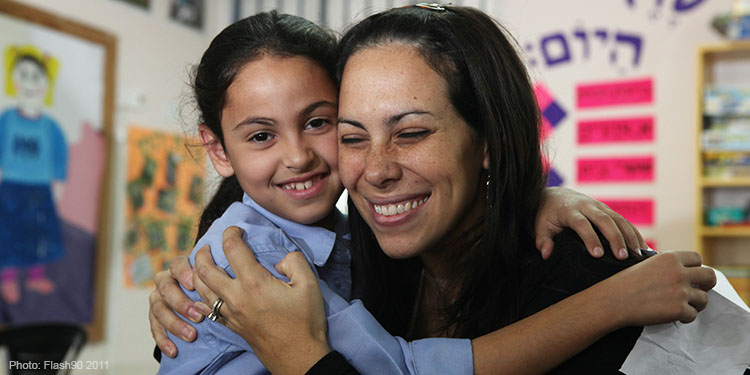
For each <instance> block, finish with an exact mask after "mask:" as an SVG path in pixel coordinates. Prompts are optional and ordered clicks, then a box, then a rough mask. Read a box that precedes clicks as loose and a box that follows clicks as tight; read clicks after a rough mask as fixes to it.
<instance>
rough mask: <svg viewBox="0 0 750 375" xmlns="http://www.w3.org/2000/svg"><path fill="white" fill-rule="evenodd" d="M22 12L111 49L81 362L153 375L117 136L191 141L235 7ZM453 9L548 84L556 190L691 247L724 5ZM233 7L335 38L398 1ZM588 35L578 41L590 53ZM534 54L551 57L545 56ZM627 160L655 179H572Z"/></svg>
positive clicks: (64, 5)
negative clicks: (106, 214)
mask: <svg viewBox="0 0 750 375" xmlns="http://www.w3.org/2000/svg"><path fill="white" fill-rule="evenodd" d="M21 2H23V3H26V4H29V5H33V6H37V7H39V8H42V9H46V10H49V11H52V12H55V13H58V14H60V15H61V16H63V17H67V18H70V19H73V20H76V21H79V22H83V23H86V24H88V25H91V26H94V27H96V28H99V29H102V30H104V31H107V32H109V33H111V34H113V35H115V36H116V37H117V39H118V45H117V69H116V72H117V73H116V74H117V78H116V91H117V103H118V104H117V108H116V112H115V119H114V126H115V154H114V160H113V163H112V165H111V167H112V168H113V169H114V173H113V177H112V181H111V184H112V185H111V195H110V199H109V204H110V206H111V207H112V211H111V212H112V218H111V220H110V224H111V228H110V231H111V235H110V244H109V251H110V253H109V264H108V266H107V267H108V270H109V272H108V280H107V283H108V286H107V288H108V292H107V300H106V302H105V340H104V341H103V342H101V343H98V344H92V345H88V346H87V347H86V348H85V350H84V351H83V353H82V355H81V358H82V359H84V360H96V361H101V360H108V361H109V362H110V369H111V370H110V372H109V373H110V374H147V373H154V372H155V371H156V368H157V367H156V364H155V362H154V361H153V360H152V358H151V350H152V340H151V335H150V332H149V328H148V322H147V320H146V316H147V309H148V301H147V296H148V292H149V291H148V290H130V289H125V288H124V287H123V281H122V280H123V275H122V249H123V246H122V244H123V232H124V228H125V225H124V220H123V215H124V214H123V207H124V199H125V192H124V186H125V160H126V158H125V152H124V151H125V147H124V145H125V137H126V130H127V127H128V126H129V125H140V126H147V127H153V128H157V129H161V130H167V131H183V130H189V129H187V128H185V126H187V125H183V122H182V121H181V120H180V118H179V108H180V100H181V95H182V94H183V93H184V89H185V88H186V85H185V82H187V80H188V73H187V72H188V70H187V68H188V66H189V65H190V64H193V63H195V62H196V61H197V60H198V58H199V57H200V54H201V52H202V51H203V50H204V49H205V47H206V46H207V45H208V43H209V42H210V40H211V38H212V36H213V35H214V34H215V33H216V32H218V31H219V30H220V29H221V28H223V26H225V25H226V24H227V23H228V22H229V19H230V17H231V16H232V9H233V3H234V2H233V1H230V0H223V1H206V6H207V9H206V11H207V15H206V24H205V26H204V31H203V32H196V31H194V30H192V29H189V28H186V27H184V26H182V25H179V24H176V23H174V22H171V21H169V19H168V17H167V2H166V1H165V0H152V4H151V9H150V10H148V11H144V10H142V9H140V8H137V7H133V6H130V5H128V4H126V3H123V2H119V1H115V0H65V1H50V0H22V1H21ZM452 2H453V3H454V4H457V5H460V4H463V5H471V6H477V7H480V8H483V9H484V10H486V11H488V12H489V13H490V14H492V15H493V16H494V17H496V18H497V19H498V20H500V21H501V22H503V23H504V24H505V25H506V27H507V28H508V30H509V31H510V32H511V33H512V34H513V35H514V36H515V37H516V39H517V40H518V42H519V44H520V45H521V46H522V47H521V48H522V49H523V50H524V53H525V54H526V56H527V58H528V59H529V60H530V61H531V60H533V61H535V64H533V65H532V66H531V71H532V75H533V77H534V79H535V80H536V82H544V83H545V85H546V87H547V88H548V91H549V92H550V93H551V94H552V96H553V98H554V100H555V101H556V102H557V104H558V105H559V106H560V107H561V108H562V109H563V110H564V111H565V113H566V115H565V116H564V118H563V119H562V120H561V121H560V122H559V123H558V125H557V126H556V127H555V130H554V131H553V132H552V134H551V136H550V138H549V141H548V145H547V148H548V151H549V152H550V155H551V162H552V165H553V167H554V168H555V170H556V172H558V173H559V175H560V176H561V177H562V178H563V180H564V181H565V185H566V186H570V187H573V188H576V189H579V190H581V191H584V192H586V193H589V194H591V195H593V196H595V197H598V198H602V199H621V198H625V199H646V200H651V201H652V202H653V203H654V213H655V216H654V223H653V224H650V225H639V228H640V229H641V230H642V232H643V233H644V234H645V236H646V237H647V238H648V239H650V240H652V241H653V242H654V243H655V244H656V245H657V247H658V248H661V249H692V248H694V245H695V244H694V236H693V235H692V234H691V231H692V230H693V225H694V221H695V220H694V217H695V216H694V215H695V207H694V202H695V199H694V194H695V178H696V176H695V171H696V166H695V160H696V159H695V152H696V145H695V143H696V142H695V126H696V119H695V113H696V112H695V108H694V107H695V103H696V101H697V96H696V95H698V93H697V92H696V72H695V69H696V47H697V46H698V45H699V44H703V43H712V42H716V41H719V40H722V38H721V37H720V36H718V34H717V33H716V32H714V31H713V30H711V29H710V28H709V26H708V25H709V23H710V20H711V18H712V17H713V16H714V15H715V14H716V13H718V12H721V11H726V10H728V9H729V8H730V6H731V0H712V1H705V0H667V1H660V0H651V1H645V0H611V1H606V2H604V1H596V2H592V1H586V0H568V1H564V2H563V1H554V0H505V1H487V0H473V1H468V0H466V1H457V0H453V1H452ZM240 3H241V10H242V12H243V15H249V14H252V13H254V12H256V11H258V10H268V9H272V8H280V9H281V10H283V11H285V12H289V13H295V14H299V15H303V16H306V17H308V18H310V19H312V20H315V21H318V22H325V23H326V24H327V25H329V26H330V27H332V28H334V29H337V30H341V29H342V28H343V27H344V26H345V25H346V24H348V23H349V22H350V21H351V20H357V19H361V18H362V17H364V16H365V15H367V14H369V13H371V12H372V11H379V10H383V9H386V8H388V7H390V6H398V5H403V4H406V2H404V1H394V0H389V1H384V0H369V1H367V0H362V1H351V2H350V1H346V0H328V1H324V0H307V1H301V0H286V1H284V0H266V1H262V0H242V1H240ZM599 30H604V31H606V32H607V34H608V36H609V37H608V38H609V39H607V38H602V39H596V31H599ZM617 34H621V35H625V36H627V35H629V36H631V37H635V38H636V39H638V40H640V41H641V47H640V50H639V52H640V54H639V57H638V58H636V57H635V56H634V51H635V50H634V48H633V47H632V44H631V46H630V47H628V45H626V43H616V42H615V41H616V40H617V37H616V36H617ZM584 38H588V51H587V52H586V50H585V49H584V48H585V47H584V42H583V40H584ZM630 40H633V39H632V38H631V39H630ZM545 41H546V42H545ZM563 41H564V42H565V43H566V44H567V55H566V54H565V49H563V48H562V47H561V46H562V43H563ZM542 44H545V46H546V48H548V50H547V51H546V52H547V54H548V56H547V58H545V57H544V52H543V51H542ZM613 53H614V57H613ZM565 56H567V57H565ZM634 78H644V79H650V80H651V81H652V83H653V87H654V98H653V101H652V102H651V103H649V104H642V105H633V106H622V107H607V108H600V109H592V110H578V109H576V99H575V89H576V87H577V85H579V84H582V83H591V82H602V81H612V80H624V79H634ZM644 115H645V116H653V118H654V119H655V134H656V136H655V139H654V140H653V141H649V142H643V143H631V144H623V145H598V146H579V145H577V143H576V135H577V131H576V126H577V122H578V120H582V119H595V118H611V117H619V116H644ZM189 123H190V122H189V121H188V124H189ZM630 156H649V157H653V160H654V161H655V174H654V178H653V181H647V182H631V183H616V184H587V183H578V182H577V176H576V163H577V160H578V159H581V158H587V157H601V158H616V157H630Z"/></svg>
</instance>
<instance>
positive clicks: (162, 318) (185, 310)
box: [148, 256, 203, 358]
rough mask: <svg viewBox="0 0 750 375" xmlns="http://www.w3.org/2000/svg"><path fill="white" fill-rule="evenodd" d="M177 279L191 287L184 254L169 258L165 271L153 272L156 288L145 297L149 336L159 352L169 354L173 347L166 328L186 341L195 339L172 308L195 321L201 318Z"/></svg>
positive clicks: (189, 326) (174, 350)
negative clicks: (169, 261)
mask: <svg viewBox="0 0 750 375" xmlns="http://www.w3.org/2000/svg"><path fill="white" fill-rule="evenodd" d="M178 281H179V282H180V284H182V286H184V287H185V289H188V290H193V269H192V268H191V267H190V262H189V261H188V258H187V257H185V256H179V257H177V258H176V259H175V260H173V261H172V263H170V265H169V271H161V272H159V273H157V274H156V277H154V282H155V283H156V289H154V290H153V291H152V292H151V294H150V295H149V297H148V301H149V310H148V320H149V322H150V323H151V336H153V338H154V341H156V345H157V346H158V347H159V349H161V352H162V353H163V354H165V355H167V356H168V357H171V358H174V357H175V356H176V355H177V347H176V346H175V345H174V343H173V342H172V340H170V339H169V337H168V336H167V331H169V332H171V333H172V334H174V335H175V336H177V337H180V338H182V339H183V340H185V341H187V342H191V341H193V340H195V337H196V332H195V328H193V327H192V326H191V325H190V324H187V323H185V321H184V320H182V319H180V317H179V316H177V314H175V311H177V312H178V313H179V314H180V315H182V316H184V317H187V318H188V319H190V320H191V321H193V322H195V323H198V322H200V321H201V320H203V315H201V314H200V312H199V311H198V309H197V308H196V307H195V306H194V303H193V301H192V300H190V298H188V296H187V295H185V293H184V292H183V291H182V289H180V286H179V285H178V284H177V282H178Z"/></svg>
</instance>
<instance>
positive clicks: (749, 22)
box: [727, 0, 750, 40]
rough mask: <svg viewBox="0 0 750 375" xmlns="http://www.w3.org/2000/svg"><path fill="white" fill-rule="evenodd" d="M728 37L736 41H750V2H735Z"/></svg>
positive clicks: (748, 0)
mask: <svg viewBox="0 0 750 375" xmlns="http://www.w3.org/2000/svg"><path fill="white" fill-rule="evenodd" d="M727 36H728V37H729V38H730V39H734V40H740V39H750V0H734V3H733V4H732V13H731V17H730V19H729V24H728V25H727Z"/></svg>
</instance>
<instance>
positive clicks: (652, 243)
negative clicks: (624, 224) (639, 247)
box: [646, 238, 658, 251]
mask: <svg viewBox="0 0 750 375" xmlns="http://www.w3.org/2000/svg"><path fill="white" fill-rule="evenodd" d="M646 245H648V247H650V248H651V250H654V251H658V250H656V240H655V239H653V238H646Z"/></svg>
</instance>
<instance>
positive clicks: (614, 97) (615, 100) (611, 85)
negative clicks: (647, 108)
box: [576, 78, 653, 109]
mask: <svg viewBox="0 0 750 375" xmlns="http://www.w3.org/2000/svg"><path fill="white" fill-rule="evenodd" d="M651 102H653V80H652V79H651V78H645V79H637V80H629V81H614V82H602V83H593V84H580V85H578V87H576V103H577V106H578V108H579V109H581V108H594V107H604V106H617V105H627V104H645V103H651Z"/></svg>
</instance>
